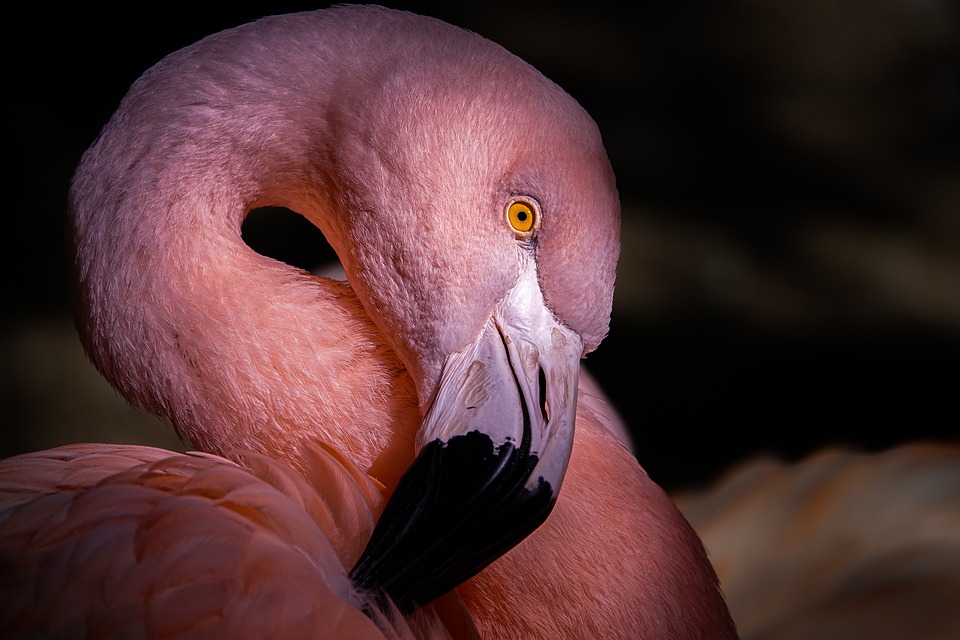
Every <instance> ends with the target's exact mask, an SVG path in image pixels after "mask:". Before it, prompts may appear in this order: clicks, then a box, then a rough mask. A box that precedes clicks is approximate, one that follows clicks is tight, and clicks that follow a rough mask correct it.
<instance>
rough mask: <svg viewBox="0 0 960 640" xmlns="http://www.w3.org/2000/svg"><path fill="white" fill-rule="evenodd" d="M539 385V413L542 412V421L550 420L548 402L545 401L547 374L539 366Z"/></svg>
mask: <svg viewBox="0 0 960 640" xmlns="http://www.w3.org/2000/svg"><path fill="white" fill-rule="evenodd" d="M538 384H539V385H540V413H542V414H543V420H544V422H550V403H549V402H548V401H547V374H545V373H544V372H543V367H540V376H539V378H538Z"/></svg>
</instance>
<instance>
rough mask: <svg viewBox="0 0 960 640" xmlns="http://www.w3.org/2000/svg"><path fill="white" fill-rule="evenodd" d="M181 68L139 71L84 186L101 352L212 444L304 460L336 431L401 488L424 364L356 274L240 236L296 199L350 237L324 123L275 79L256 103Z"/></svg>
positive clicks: (101, 358) (166, 412) (84, 308)
mask: <svg viewBox="0 0 960 640" xmlns="http://www.w3.org/2000/svg"><path fill="white" fill-rule="evenodd" d="M177 55H182V54H177ZM182 63H183V61H182V60H180V61H179V62H177V61H170V60H169V59H168V60H167V61H164V62H163V63H161V64H160V65H158V67H161V66H162V65H165V64H168V65H169V64H182ZM155 69H157V67H155ZM165 78H166V76H165V75H164V74H162V73H155V72H154V71H151V72H148V73H147V74H145V75H144V77H143V78H141V80H139V81H138V83H137V85H135V86H134V88H133V89H132V90H131V93H130V95H129V96H128V98H126V99H125V100H124V103H123V104H122V105H121V108H120V109H119V110H118V113H117V114H116V115H115V116H114V118H113V119H111V121H110V122H109V123H108V124H107V126H106V127H105V128H104V130H103V132H102V133H101V136H100V138H99V139H98V140H97V142H96V143H95V144H94V146H93V147H91V149H90V150H89V151H88V152H87V153H86V154H85V155H84V158H83V159H82V161H81V164H80V166H79V168H78V170H77V173H76V175H75V176H74V180H73V183H72V185H71V193H70V210H71V216H72V222H73V228H72V232H73V241H74V245H75V256H76V274H77V278H78V301H79V307H78V314H77V326H78V329H79V332H80V335H81V340H82V341H83V343H84V347H85V349H86V350H87V353H88V354H89V356H90V357H91V359H92V360H93V362H94V363H95V364H96V366H97V367H98V368H99V370H100V371H101V372H102V373H103V374H104V376H105V377H106V378H107V379H108V380H109V381H110V382H111V383H112V384H113V385H114V386H115V387H116V388H117V389H118V390H119V391H120V392H121V393H122V394H123V395H124V396H125V397H126V398H127V399H128V400H129V401H131V402H132V403H134V404H137V405H140V406H143V407H145V408H146V409H148V410H149V411H151V412H153V413H156V414H158V415H160V416H162V417H165V418H168V419H169V420H170V421H171V422H172V423H173V426H174V427H175V428H176V430H177V432H178V433H179V434H180V436H181V437H182V438H185V439H187V440H189V442H190V443H191V444H192V445H193V446H194V447H196V448H197V449H200V450H203V451H208V452H211V453H216V454H220V455H225V456H230V455H231V452H232V451H234V450H235V449H246V450H253V451H257V452H261V453H265V454H267V455H270V456H272V457H274V458H276V459H279V460H281V461H283V462H285V463H287V464H290V465H292V466H293V467H295V468H300V469H302V468H303V465H304V464H306V463H305V462H303V458H302V456H301V455H300V452H301V448H302V445H303V443H304V442H305V441H309V440H323V441H325V442H327V443H329V444H334V443H335V444H336V445H337V447H338V448H339V449H341V450H342V451H343V452H344V453H345V454H346V455H348V456H349V457H350V458H351V459H352V460H353V461H354V462H355V463H356V464H358V465H359V466H360V468H362V469H364V470H367V471H368V472H370V473H371V474H372V475H374V477H377V478H378V479H379V480H380V481H381V482H383V484H385V485H386V486H388V487H390V486H393V485H394V484H395V482H396V480H397V479H398V478H399V476H400V475H401V474H402V471H403V469H405V468H406V466H407V465H408V464H409V462H410V461H411V460H412V458H413V438H414V434H415V431H416V428H417V426H418V424H419V420H420V412H419V409H418V406H417V397H416V392H415V390H414V385H413V383H412V381H411V378H410V377H409V375H408V374H407V373H406V371H405V369H404V367H403V366H402V365H401V364H400V362H399V361H398V359H397V357H396V355H395V353H394V351H393V350H392V349H391V348H390V347H389V346H388V343H387V341H386V340H385V338H384V336H383V335H382V334H381V333H380V331H379V330H378V329H377V328H376V326H375V325H374V323H373V322H372V321H371V319H370V318H369V316H368V315H367V313H366V312H365V311H364V308H363V306H362V305H361V303H360V302H359V301H358V299H357V297H356V295H355V293H354V291H353V289H352V288H351V286H350V285H349V284H346V283H337V282H334V281H331V280H328V279H324V278H318V277H314V276H311V275H310V274H308V273H305V272H303V271H300V270H297V269H294V268H293V267H290V266H288V265H285V264H282V263H279V262H277V261H274V260H271V259H269V258H265V257H263V256H260V255H258V254H256V253H255V252H254V251H253V250H251V249H250V248H249V247H247V246H246V245H245V244H244V243H243V241H242V238H241V235H240V225H241V223H242V221H243V218H244V216H245V215H246V213H247V212H249V211H250V210H251V209H253V208H256V207H258V206H262V205H267V204H271V205H279V206H287V207H289V208H291V209H293V210H295V211H298V212H300V213H302V214H304V215H305V216H307V217H308V218H309V219H311V220H312V221H313V222H314V223H316V224H318V226H320V227H321V229H322V230H323V231H324V233H325V234H327V236H328V239H329V240H330V242H331V244H332V245H333V246H334V248H336V249H338V250H339V251H343V250H344V242H343V240H342V234H341V233H339V232H338V222H337V220H336V219H335V216H334V215H333V214H332V212H333V211H335V210H336V207H335V206H334V205H333V204H332V198H333V197H334V196H331V195H330V191H331V190H330V189H329V187H327V186H326V185H328V182H327V181H326V179H325V177H324V176H323V175H320V172H319V171H318V170H316V169H315V167H317V166H321V165H322V162H320V159H319V158H317V157H316V156H317V155H318V154H319V153H321V152H318V151H317V140H322V139H323V133H324V131H323V126H324V125H323V123H322V121H321V120H319V119H315V120H313V121H311V120H310V119H308V118H304V117H301V116H302V115H303V114H302V113H301V112H296V111H294V112H291V110H290V109H291V107H289V106H288V105H286V104H283V103H281V102H280V100H278V99H273V97H272V95H273V94H272V93H271V92H270V91H265V92H263V96H265V97H264V98H263V100H264V101H263V102H262V103H261V104H258V105H257V109H256V110H255V111H254V112H244V111H242V110H232V111H231V107H229V104H228V101H226V102H222V103H221V102H218V100H219V96H218V95H217V91H216V90H220V89H222V87H213V90H212V89H211V88H210V87H206V86H199V85H198V86H189V85H181V86H178V87H176V88H171V87H166V86H164V83H165V82H166V80H165ZM174 89H175V90H174ZM192 94H195V95H192ZM294 107H296V105H294ZM141 110H143V113H140V111H141ZM144 114H147V115H144ZM344 259H345V261H347V262H349V256H348V255H344Z"/></svg>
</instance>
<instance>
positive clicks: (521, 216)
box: [517, 211, 527, 222]
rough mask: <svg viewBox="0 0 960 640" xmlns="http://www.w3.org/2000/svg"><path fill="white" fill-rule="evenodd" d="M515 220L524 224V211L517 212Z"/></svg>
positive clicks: (525, 215)
mask: <svg viewBox="0 0 960 640" xmlns="http://www.w3.org/2000/svg"><path fill="white" fill-rule="evenodd" d="M517 220H519V221H520V222H526V221H527V212H526V211H520V212H518V213H517Z"/></svg>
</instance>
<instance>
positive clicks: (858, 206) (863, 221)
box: [0, 0, 960, 490]
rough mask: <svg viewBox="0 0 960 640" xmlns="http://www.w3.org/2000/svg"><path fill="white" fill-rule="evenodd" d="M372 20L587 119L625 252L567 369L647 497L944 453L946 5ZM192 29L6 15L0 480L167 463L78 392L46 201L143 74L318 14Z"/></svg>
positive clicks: (951, 40)
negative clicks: (765, 474)
mask: <svg viewBox="0 0 960 640" xmlns="http://www.w3.org/2000/svg"><path fill="white" fill-rule="evenodd" d="M384 4H387V5H389V6H395V7H398V8H406V9H410V10H413V11H416V12H422V13H426V14H430V15H433V16H436V17H439V18H442V19H444V20H447V21H449V22H452V23H454V24H458V25H460V26H462V27H466V28H468V29H471V30H474V31H477V32H479V33H480V34H482V35H485V36H487V37H489V38H490V39H492V40H494V41H496V42H498V43H500V44H502V45H503V46H504V47H506V48H507V49H509V50H511V51H513V52H514V53H516V54H517V55H519V56H521V57H523V58H525V59H526V60H528V61H529V62H531V63H532V64H533V65H534V66H536V67H538V68H539V69H540V70H541V71H542V72H543V73H544V74H545V75H547V76H548V77H550V78H551V79H553V80H555V81H556V82H557V83H558V84H560V85H561V86H563V87H564V88H565V89H567V90H568V91H569V92H570V93H571V94H572V95H573V96H574V97H575V98H576V99H577V100H579V101H580V102H581V104H583V105H584V107H585V108H586V109H587V110H588V111H589V112H590V113H591V114H592V115H593V116H594V118H595V119H596V121H597V122H598V124H599V127H600V129H601V131H602V133H603V136H604V139H605V142H606V145H607V149H608V151H609V154H610V158H611V161H612V163H613V167H614V169H615V171H616V173H617V177H618V185H619V189H620V193H621V198H622V204H623V249H622V256H621V262H620V268H619V275H618V283H617V292H616V300H615V306H614V315H613V321H612V326H611V332H610V335H609V337H608V339H607V340H606V341H605V342H604V343H603V344H602V345H601V348H600V349H599V350H598V351H597V352H595V353H594V354H591V355H590V356H589V357H588V359H587V361H586V365H587V367H588V368H589V369H590V371H591V372H593V373H594V374H595V376H596V377H597V378H598V380H599V381H600V382H601V384H602V385H603V386H604V388H605V389H606V390H607V392H608V393H609V395H610V397H611V399H612V401H613V402H614V404H615V405H616V407H617V409H618V410H619V411H620V413H621V414H622V415H623V417H624V418H625V420H626V421H627V422H628V424H629V425H630V428H631V431H632V434H633V438H634V444H635V448H636V451H637V456H638V458H639V459H640V461H641V463H642V464H643V466H644V467H645V468H646V469H647V471H648V472H649V473H650V475H651V476H652V477H653V478H654V479H655V480H657V481H658V482H659V483H660V484H661V485H663V486H664V487H666V488H667V489H677V490H678V489H683V488H687V487H695V486H700V485H703V484H705V483H707V482H709V481H711V480H713V479H715V478H716V477H718V476H719V475H720V474H722V473H723V472H724V471H725V470H727V469H729V468H731V467H732V466H733V465H736V464H737V463H739V462H741V461H743V460H745V459H748V458H751V457H753V456H755V455H758V454H772V455H774V456H777V457H780V458H782V459H784V460H796V459H799V458H801V457H804V456H806V455H807V454H809V453H810V452H812V451H815V450H817V449H819V448H821V447H823V446H825V445H834V444H839V445H843V446H851V447H856V448H859V449H864V450H881V449H884V448H887V447H890V446H892V445H895V444H897V443H901V442H906V441H912V440H919V439H940V440H944V439H946V440H956V439H957V435H958V424H960V422H958V419H957V404H958V397H960V384H958V383H960V65H958V61H960V10H958V6H957V5H956V4H955V3H953V2H951V1H949V0H720V1H710V2H706V1H696V0H695V1H692V2H684V3H632V4H630V5H628V4H627V3H621V4H620V5H619V6H616V7H615V8H614V7H611V6H606V5H605V4H603V3H597V2H590V3H584V4H583V5H581V6H579V7H573V6H571V5H566V4H565V5H560V6H557V5H556V4H555V3H547V2H543V3H538V2H523V1H519V2H510V3H501V2H483V3H475V4H471V3H456V6H454V3H442V2H385V3H384ZM198 5H199V3H195V2H194V3H177V2H168V3H127V5H124V6H121V8H111V9H110V10H107V9H105V8H103V7H102V6H101V5H99V4H91V3H74V4H72V5H70V6H69V8H66V9H61V10H56V11H54V10H52V9H49V8H48V6H49V5H45V4H40V3H15V5H14V8H13V9H9V8H8V9H7V10H6V13H8V14H9V13H10V12H12V14H11V15H9V16H8V19H7V27H8V33H9V34H11V35H12V36H24V37H23V38H22V39H20V38H13V37H11V38H8V39H7V41H6V45H5V46H7V47H8V49H9V53H8V55H7V56H6V60H7V63H8V65H9V68H8V70H7V74H6V75H7V77H8V78H9V80H8V84H7V85H6V89H5V95H6V103H7V111H8V113H12V114H13V116H12V117H8V129H7V138H8V140H11V139H12V141H13V145H12V148H11V147H8V158H7V162H6V166H7V172H6V175H7V179H8V180H10V182H9V183H8V184H7V185H6V187H5V192H6V193H7V196H8V198H9V197H10V196H13V201H12V202H11V201H10V200H9V199H8V204H7V208H6V212H7V213H6V216H7V217H6V224H5V227H4V230H5V234H6V238H7V250H6V251H5V252H4V260H5V265H4V266H5V271H6V273H7V274H8V277H7V278H6V282H7V285H6V293H5V296H4V297H5V300H6V302H5V306H4V309H3V318H2V331H0V339H2V344H0V371H2V376H3V386H2V391H0V394H2V396H0V401H2V403H3V414H2V415H3V416H4V420H5V423H4V425H3V428H2V429H0V455H2V456H7V455H10V454H14V453H19V452H21V451H27V450H32V449H38V448H45V447H49V446H53V445H57V444H62V443H65V442H74V441H90V440H94V441H109V442H147V443H152V444H162V445H166V446H176V442H175V440H174V439H173V436H172V433H171V431H172V430H171V429H169V428H168V427H166V426H164V425H161V424H159V423H157V422H156V421H154V420H152V419H150V418H149V417H147V416H145V415H143V414H142V413H141V412H139V411H136V410H134V409H131V408H129V407H127V406H126V405H125V404H124V402H123V401H122V400H120V399H119V397H118V396H117V395H116V394H115V393H114V392H113V391H112V390H111V389H110V388H109V387H107V386H106V384H105V383H103V382H102V381H101V380H100V378H99V376H98V375H97V374H96V372H95V371H94V370H93V368H92V367H91V366H90V365H89V364H87V362H86V360H85V358H84V356H83V354H82V351H81V349H80V346H79V343H78V341H77V339H76V336H75V334H74V332H73V327H72V324H71V321H70V304H69V285H68V283H69V278H68V269H69V261H68V257H67V255H66V253H65V250H64V249H65V247H64V242H63V239H64V211H65V203H66V192H67V185H68V181H69V179H70V176H71V174H72V171H73V169H74V167H75V166H76V164H77V162H78V160H79V158H80V155H81V153H82V152H83V151H84V150H85V149H86V148H87V147H88V146H89V145H90V144H91V143H92V142H93V140H94V138H95V137H96V135H97V133H98V131H99V129H100V128H101V127H102V126H103V124H104V123H105V122H106V121H107V119H108V118H109V116H110V114H111V113H112V111H113V110H114V108H115V107H116V106H117V104H118V103H119V101H120V99H121V98H122V96H123V95H124V93H125V92H126V90H127V88H128V87H129V85H130V83H131V82H133V80H135V79H136V78H137V77H138V76H139V75H140V74H141V73H142V72H143V71H144V70H146V69H147V68H148V67H149V66H151V65H152V64H154V63H155V62H157V61H158V60H159V59H160V58H161V57H163V56H164V55H166V54H168V53H170V52H172V51H174V50H176V49H178V48H180V47H182V46H185V45H187V44H190V43H192V42H194V41H196V40H198V39H199V38H201V37H203V36H205V35H207V34H209V33H212V32H215V31H218V30H221V29H224V28H228V27H232V26H235V25H238V24H241V23H244V22H247V21H250V20H252V19H255V18H257V17H260V16H262V15H267V14H273V13H285V12H290V11H298V10H305V9H312V8H318V7H320V6H325V5H324V3H307V2H242V1H241V2H233V3H230V6H229V8H225V9H220V10H216V11H213V10H209V9H201V8H199V6H198ZM113 6H114V7H116V6H120V5H113ZM628 6H629V8H628ZM15 42H19V43H20V44H14V43H15ZM283 224H295V221H292V222H291V221H286V222H284V223H283ZM296 235H297V236H298V237H300V236H303V235H304V234H302V233H297V234H296ZM289 250H290V251H292V252H294V253H297V252H300V254H302V253H303V252H304V251H307V252H309V251H311V249H310V248H309V247H307V248H306V249H304V248H303V247H299V248H298V247H294V248H291V249H289Z"/></svg>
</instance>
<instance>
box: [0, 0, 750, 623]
mask: <svg viewBox="0 0 960 640" xmlns="http://www.w3.org/2000/svg"><path fill="white" fill-rule="evenodd" d="M267 205H272V206H284V207H287V208H289V209H292V210H294V211H296V212H298V213H300V214H302V215H303V216H304V217H306V218H307V219H308V220H310V221H311V222H313V223H314V224H315V225H316V226H318V227H319V228H320V229H321V230H322V231H323V232H324V234H325V235H326V237H327V239H328V240H329V242H330V244H331V245H332V246H333V248H334V249H335V250H336V251H337V253H338V255H339V257H340V259H341V261H342V263H343V265H344V269H345V272H346V274H347V276H348V277H349V282H335V281H332V280H329V279H327V278H322V277H318V276H314V275H312V274H309V273H306V272H303V271H300V270H298V269H295V268H293V267H290V266H289V265H285V264H282V263H279V262H276V261H274V260H272V259H269V258H267V257H264V256H261V255H258V254H256V253H255V252H254V251H252V250H251V249H250V248H249V247H247V246H246V245H245V244H244V243H243V240H242V237H241V234H240V225H241V223H242V221H243V218H244V216H245V215H247V213H249V212H250V211H251V210H253V209H255V208H258V207H261V206H267ZM518 211H519V213H517V212H518ZM70 215H71V223H72V227H71V231H72V239H73V243H74V250H75V263H76V277H77V285H78V291H79V302H80V304H79V308H78V312H77V326H78V330H79V333H80V337H81V341H82V342H83V345H84V347H85V349H86V351H87V353H88V355H89V356H90V358H91V359H92V361H93V362H94V364H95V365H96V366H97V368H98V369H99V370H100V371H101V373H103V375H104V376H105V377H106V378H107V379H108V380H109V381H110V382H111V383H112V384H113V385H114V386H115V387H116V388H117V389H118V390H119V391H120V392H121V393H122V394H123V395H124V397H126V398H127V399H128V400H130V401H131V402H132V403H134V404H137V405H140V406H143V407H145V408H147V409H148V410H150V411H152V412H154V413H156V414H158V415H161V416H163V417H165V418H168V419H169V420H170V421H171V422H172V424H173V426H174V428H175V429H176V430H177V432H178V434H180V435H181V436H182V437H183V438H185V439H187V440H189V442H190V443H191V444H192V445H193V446H194V447H195V448H196V449H198V450H199V451H202V452H204V453H203V454H195V455H181V454H171V453H169V452H160V451H157V450H152V449H144V448H118V447H103V448H99V447H96V446H95V445H87V446H83V447H79V448H66V449H58V450H53V451H52V452H49V453H39V454H31V455H27V456H24V457H19V458H14V459H11V460H8V461H5V462H3V463H0V495H2V496H3V497H2V498H0V501H2V502H0V503H2V504H5V505H7V506H6V507H5V508H4V510H3V512H2V514H0V523H2V528H0V549H2V553H3V555H2V562H3V563H4V565H5V566H7V567H10V568H11V570H10V571H5V572H4V573H3V575H2V576H0V593H2V595H3V596H4V601H3V602H4V604H3V605H2V608H3V615H2V616H0V623H2V625H3V627H2V628H0V630H2V631H3V632H4V635H7V633H6V632H8V631H9V632H10V633H9V635H14V634H19V633H22V634H29V630H30V629H33V628H34V625H38V626H39V628H41V629H49V630H54V631H56V630H62V629H66V628H71V629H85V630H88V631H90V633H91V635H102V636H109V635H111V633H113V632H114V631H117V630H119V631H117V632H118V633H122V632H123V631H124V630H130V631H131V632H133V631H134V630H136V632H137V633H139V634H142V635H144V636H146V637H186V636H189V637H204V636H216V637H221V636H223V635H230V636H233V631H231V632H230V633H226V631H225V630H227V629H231V630H236V632H237V633H238V634H241V635H238V636H236V637H242V633H244V632H249V633H251V634H254V635H256V634H259V633H260V632H262V631H264V630H266V631H268V632H269V634H271V635H272V634H273V632H274V631H276V632H277V633H276V635H279V636H282V637H291V636H292V637H295V636H297V635H298V634H299V633H300V632H313V633H319V634H320V635H324V634H327V633H329V635H331V636H334V637H342V636H345V637H368V636H369V637H414V636H415V637H444V635H452V636H454V637H472V636H474V635H475V634H476V633H477V632H479V634H480V636H481V637H491V638H493V637H496V638H511V637H516V638H536V637H544V638H547V637H549V638H556V637H603V638H617V637H620V638H632V639H636V638H645V637H648V638H658V637H688V638H729V637H735V631H734V629H733V625H732V622H731V621H730V617H729V613H728V612H727V609H726V606H725V604H724V602H723V599H722V597H721V595H720V592H719V589H718V585H717V581H716V576H715V574H714V572H713V570H712V568H711V566H710V564H709V562H708V561H707V559H706V556H705V553H704V551H703V548H702V545H701V544H700V542H699V540H698V539H697V536H696V535H695V534H694V533H693V531H692V529H691V528H690V527H689V525H687V523H686V522H685V521H684V519H683V518H682V516H681V515H680V513H679V512H678V511H677V509H676V508H675V507H674V506H673V505H672V503H671V502H670V501H669V500H668V499H667V497H666V496H665V495H664V494H663V492H662V491H661V490H660V489H659V488H658V487H656V485H655V484H654V483H653V482H652V481H651V480H650V479H649V478H648V477H647V476H646V474H645V473H644V472H643V470H642V469H641V468H640V467H639V465H638V464H637V463H636V460H635V458H634V457H633V456H632V454H631V453H630V451H629V449H628V447H626V446H625V444H624V442H623V437H622V435H623V433H624V430H623V427H622V424H620V423H619V421H618V419H617V417H616V416H615V414H614V412H613V411H612V409H610V408H609V406H606V405H604V403H603V401H602V399H601V398H599V397H598V395H597V394H598V391H597V390H596V389H594V388H593V387H591V386H589V385H588V384H587V383H584V382H583V381H582V379H581V377H580V373H579V359H580V358H581V357H582V356H583V355H585V354H586V353H588V352H590V351H591V350H593V349H594V348H596V347H597V345H598V344H599V343H600V341H601V339H602V338H603V336H604V335H605V334H606V332H607V330H608V326H609V314H610V307H611V304H612V297H613V281H614V275H615V268H616V260H617V254H618V233H619V204H618V200H617V194H616V188H615V181H614V176H613V171H612V169H611V167H610V165H609V162H608V160H607V158H606V154H605V152H604V149H603V144H602V141H601V138H600V134H599V132H598V131H597V128H596V125H595V124H594V123H593V121H592V120H591V119H590V118H589V116H588V115H587V114H586V113H585V112H584V111H583V109H582V108H581V107H580V106H579V105H578V104H577V103H576V102H575V101H574V100H573V99H572V98H570V96H568V95H567V94H566V93H564V92H563V91H562V90H560V89H559V88H558V87H557V86H556V85H554V84H553V83H551V82H550V81H549V80H547V79H546V78H544V77H543V76H542V75H540V74H539V73H538V72H536V71H535V70H534V69H533V68H532V67H530V66H529V65H527V64H525V63H523V62H522V61H520V60H518V59H517V58H516V57H514V56H512V55H511V54H509V53H508V52H506V51H505V50H503V49H502V48H500V47H498V46H497V45H494V44H493V43H491V42H489V41H487V40H485V39H483V38H481V37H480V36H478V35H476V34H472V33H468V32H464V31H462V30H460V29H457V28H455V27H452V26H450V25H446V24H444V23H442V22H440V21H437V20H433V19H429V18H424V17H419V16H414V15H412V14H408V13H405V12H398V11H391V10H387V9H383V8H378V7H351V6H344V7H337V8H334V9H329V10H323V11H316V12H308V13H302V14H293V15H289V16H276V17H272V18H266V19H263V20H260V21H257V22H255V23H251V24H249V25H245V26H242V27H238V28H236V29H232V30H229V31H225V32H222V33H220V34H215V35H213V36H210V37H208V38H206V39H204V40H202V41H200V42H198V43H197V44H195V45H192V46H190V47H187V48H185V49H183V50H181V51H179V52H176V53H173V54H171V55H170V56H168V57H167V58H165V59H164V60H162V61H161V62H160V63H158V64H157V65H156V66H155V67H153V68H152V69H150V70H148V71H147V72H146V73H145V74H144V75H143V76H142V77H141V78H140V79H139V80H137V82H136V83H134V85H133V86H132V87H131V90H130V92H129V93H128V95H127V96H126V97H125V98H124V100H123V101H122V103H121V105H120V107H119V108H118V110H117V112H116V114H115V115H114V116H113V117H112V118H111V120H110V122H109V123H108V124H107V125H106V126H105V127H104V129H103V131H102V133H101V135H100V137H99V138H98V140H97V141H96V142H95V143H94V145H93V146H92V147H91V148H90V149H89V150H88V151H87V153H86V154H84V157H83V159H82V160H81V163H80V166H79V167H78V169H77V172H76V174H75V176H74V180H73V183H72V185H71V193H70ZM581 387H583V388H582V389H581ZM581 394H582V397H580V395H581ZM428 454H429V455H428ZM451 471H452V472H451ZM561 482H562V483H563V490H562V491H560V486H561ZM411 487H412V488H411ZM438 504H439V505H442V508H436V505H438ZM534 506H535V507H536V508H535V509H534V508H532V507H534ZM551 509H552V512H551ZM451 514H453V515H451ZM548 514H549V515H548ZM407 518H409V520H408V519H407ZM544 519H545V521H544ZM541 522H543V524H542V525H541V524H540V523H541ZM538 525H539V526H538ZM248 563H249V565H248ZM458 585H459V587H458ZM454 587H457V589H456V590H455V591H452V592H451V593H450V594H448V595H445V596H441V597H439V598H438V599H436V600H435V598H437V596H440V594H442V593H443V592H445V591H448V590H451V589H453V588H454ZM14 593H16V594H20V595H17V596H16V597H8V596H9V594H14ZM22 594H32V595H31V596H30V597H36V598H39V601H40V602H44V603H46V604H48V605H49V608H46V609H44V610H43V611H42V612H41V610H40V609H38V608H37V607H35V606H34V605H32V604H30V602H28V601H27V600H28V599H29V598H28V597H27V596H24V595H22ZM31 602H32V601H31ZM252 618H256V620H252ZM337 625H341V627H342V629H341V627H338V626H337ZM280 630H282V633H281V632H280Z"/></svg>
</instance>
